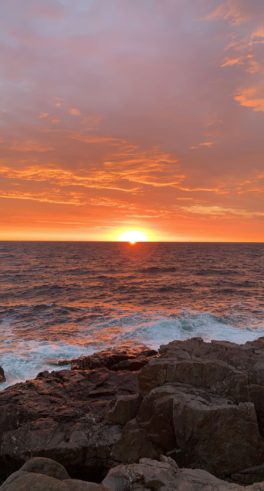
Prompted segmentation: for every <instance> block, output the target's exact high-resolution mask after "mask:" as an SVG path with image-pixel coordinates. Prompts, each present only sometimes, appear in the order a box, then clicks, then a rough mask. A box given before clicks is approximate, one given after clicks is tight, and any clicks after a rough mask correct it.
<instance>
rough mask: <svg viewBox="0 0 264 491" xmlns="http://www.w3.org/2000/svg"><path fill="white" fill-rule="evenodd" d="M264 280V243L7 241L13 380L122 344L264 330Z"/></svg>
mask: <svg viewBox="0 0 264 491" xmlns="http://www.w3.org/2000/svg"><path fill="white" fill-rule="evenodd" d="M263 278H264V244H202V243H198V244H197V243H141V244H136V245H134V246H131V245H130V244H126V243H91V242H90V243H45V242H43V243H41V242H38V243H32V242H31V243H29V242H27V243H22V242H17V243H14V242H10V243H8V242H2V243H1V242H0V365H2V366H3V368H4V369H5V372H6V375H7V383H6V384H5V385H8V384H11V383H14V382H16V381H19V380H25V379H28V378H32V377H34V376H35V375H36V374H37V373H38V372H39V371H41V370H43V369H54V366H53V365H54V362H56V360H58V359H70V358H73V357H76V356H80V355H82V354H89V353H92V352H94V351H96V350H100V349H105V348H109V347H112V346H115V345H118V344H128V343H145V344H147V345H149V346H153V347H158V346H159V345H160V344H162V343H166V342H169V341H171V340H173V339H186V338H189V337H193V336H201V337H203V338H204V339H206V340H210V339H228V340H230V341H236V342H241V343H242V342H245V341H247V340H251V339H254V338H256V337H258V336H261V335H264V316H263V314H264V295H263V292H264V289H263ZM2 387H3V385H2Z"/></svg>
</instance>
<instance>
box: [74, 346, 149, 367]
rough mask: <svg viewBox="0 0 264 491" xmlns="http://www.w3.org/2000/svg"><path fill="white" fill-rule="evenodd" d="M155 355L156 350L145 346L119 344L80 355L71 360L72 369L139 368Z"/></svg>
mask: <svg viewBox="0 0 264 491" xmlns="http://www.w3.org/2000/svg"><path fill="white" fill-rule="evenodd" d="M156 355H157V351H155V350H150V349H149V348H147V347H146V346H141V345H139V346H136V347H131V346H120V347H119V348H114V349H113V350H106V351H100V352H99V353H94V354H93V355H90V356H81V357H80V358H77V359H75V360H72V361H71V366H72V369H73V370H87V369H90V370H91V369H95V368H102V367H105V368H108V369H109V370H131V371H137V370H140V368H142V367H143V366H144V365H146V363H148V361H149V360H150V359H151V358H153V357H155V356H156Z"/></svg>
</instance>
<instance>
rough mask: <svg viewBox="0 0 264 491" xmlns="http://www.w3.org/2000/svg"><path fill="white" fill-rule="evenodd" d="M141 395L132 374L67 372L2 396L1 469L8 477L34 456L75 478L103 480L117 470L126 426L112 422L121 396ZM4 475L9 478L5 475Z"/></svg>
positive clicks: (42, 376)
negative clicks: (115, 455)
mask: <svg viewBox="0 0 264 491" xmlns="http://www.w3.org/2000/svg"><path fill="white" fill-rule="evenodd" d="M137 392H138V382H137V376H136V374H135V373H134V372H130V371H124V370H123V371H118V372H117V371H110V370H108V369H106V368H99V369H97V370H86V371H84V370H78V371H70V370H62V371H59V372H52V373H48V372H43V373H42V374H40V375H39V376H38V377H37V378H36V379H35V380H33V381H30V382H26V383H22V384H16V385H15V386H12V387H9V388H7V389H6V390H5V391H3V392H1V393H0V441H1V448H0V469H1V472H2V473H6V474H5V476H6V475H8V474H9V473H10V472H12V471H14V470H16V469H18V468H19V466H20V465H21V464H23V462H25V461H26V460H27V459H28V458H29V457H30V456H44V457H51V458H53V459H55V460H57V461H58V462H60V463H62V464H63V465H65V466H66V468H67V469H68V470H69V472H70V473H71V475H72V476H74V477H80V476H81V478H86V477H87V475H89V476H91V477H92V478H93V479H95V480H97V479H100V477H101V476H103V475H104V474H105V473H106V471H107V470H108V469H109V468H110V467H111V466H112V460H111V458H110V454H111V450H112V447H113V445H114V444H115V443H116V442H117V441H118V440H119V438H120V431H121V430H120V426H119V425H116V424H113V423H110V422H108V421H107V415H108V412H109V410H110V408H111V407H113V406H114V404H115V401H116V399H117V397H119V396H122V395H132V394H136V393H137ZM5 476H3V477H5Z"/></svg>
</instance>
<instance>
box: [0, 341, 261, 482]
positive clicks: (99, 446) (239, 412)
mask: <svg viewBox="0 0 264 491" xmlns="http://www.w3.org/2000/svg"><path fill="white" fill-rule="evenodd" d="M161 455H163V456H164V457H163V460H162V464H159V465H161V466H163V467H164V465H165V467H166V465H167V466H169V467H170V471H168V472H169V473H170V472H172V474H173V472H174V473H175V472H176V470H175V469H176V467H177V466H176V463H177V465H178V466H179V467H180V470H179V469H178V467H177V469H178V470H177V472H176V474H177V476H178V477H177V479H178V480H179V476H180V475H181V478H182V479H183V480H182V481H179V486H181V487H179V489H197V490H198V489H206V488H203V487H201V486H200V488H199V487H197V488H191V487H190V488H188V487H184V485H183V483H184V479H185V481H186V479H187V478H188V479H192V472H196V473H197V472H199V473H200V474H199V476H200V477H199V476H198V477H199V479H201V480H203V479H209V477H208V475H207V474H208V473H210V474H209V475H212V474H213V475H214V476H216V477H214V476H211V477H212V479H216V480H218V481H219V479H220V480H224V481H228V482H230V483H233V484H230V486H231V485H232V487H230V486H229V484H228V486H229V487H230V489H240V485H252V484H253V483H254V482H260V481H264V338H260V339H258V340H256V341H254V342H248V343H245V344H244V345H237V344H234V343H229V342H221V341H213V342H211V343H208V342H204V341H203V340H202V339H200V338H193V339H190V340H186V341H174V342H172V343H169V344H167V345H166V346H162V347H161V348H160V350H159V352H158V353H157V352H155V351H154V350H149V349H148V348H146V347H144V346H143V347H142V346H141V347H137V348H136V347H135V348H133V349H132V348H128V347H121V348H120V349H118V350H116V349H113V350H109V351H106V352H101V353H96V354H94V355H91V356H88V357H81V358H80V359H77V360H73V361H72V368H71V370H60V371H55V372H51V373H50V372H42V373H40V374H39V375H38V376H37V377H36V379H34V380H32V381H28V382H25V383H20V384H16V385H14V386H12V387H9V388H7V389H5V390H4V391H3V392H1V393H0V469H2V478H5V477H7V476H8V475H9V474H11V472H14V471H17V470H18V469H19V467H20V466H21V465H23V464H24V463H25V462H26V461H27V460H28V459H29V458H30V457H32V456H33V457H34V456H36V457H49V458H52V459H54V460H56V461H57V462H59V463H60V464H61V465H63V466H64V467H65V468H66V469H67V472H68V473H69V475H70V476H71V478H74V479H75V478H77V479H79V480H80V479H84V480H89V481H96V482H98V483H99V482H102V481H103V484H102V485H103V486H106V484H105V483H107V482H108V485H109V482H110V481H111V480H112V482H114V479H115V477H114V476H116V472H117V471H116V470H110V469H113V468H115V469H117V468H118V469H119V471H118V472H120V469H121V470H122V473H123V474H124V473H126V472H128V473H129V475H131V473H132V474H133V472H134V471H135V473H137V472H139V473H140V472H143V470H142V469H143V468H144V469H145V467H144V466H147V470H146V469H145V470H144V472H147V473H149V472H150V469H152V470H151V472H152V471H153V469H154V468H155V466H156V468H157V469H158V468H159V465H157V464H153V461H155V462H160V456H161ZM142 459H143V460H142ZM164 459H165V460H164ZM166 459H167V460H166ZM151 462H152V463H151ZM173 462H174V464H175V465H174V464H173ZM116 466H118V467H116ZM120 466H121V467H120ZM131 466H132V467H131ZM133 466H134V467H133ZM136 466H139V467H136ZM140 466H141V467H140ZM142 466H143V467H142ZM173 466H174V471H172V470H171V468H173ZM175 466H176V467H175ZM136 469H137V470H136ZM182 469H184V471H183V470H182ZM186 469H187V470H186ZM193 469H196V471H194V470H193ZM197 469H200V471H197ZM3 470H5V472H3ZM23 472H25V471H23ZM109 472H110V473H109ZM144 472H143V474H144ZM151 472H150V473H151ZM157 472H158V470H157ZM123 474H122V475H123ZM106 475H107V476H108V478H107V477H105V476H106ZM109 476H110V477H111V479H110V477H109ZM188 476H189V477H188ZM196 476H197V474H196ZM206 476H207V477H206ZM104 478H105V479H106V481H104V480H103V479H104ZM123 478H124V475H123V477H122V479H123ZM107 479H108V481H107ZM109 479H110V480H109ZM142 479H143V478H142ZM144 479H145V477H144ZM144 479H143V481H144ZM146 479H147V478H146ZM155 479H156V477H155ZM155 479H154V480H155ZM173 479H174V480H175V479H176V477H175V476H174V478H173ZM177 479H176V481H175V482H178V481H177ZM188 479H187V481H188ZM197 479H198V478H197ZM199 479H198V480H199ZM210 479H211V478H210ZM210 479H209V481H210ZM194 480H195V478H194ZM143 481H142V482H143ZM187 481H186V482H187ZM209 481H208V482H209ZM146 482H147V481H146ZM190 482H191V481H190ZM201 482H202V481H201ZM130 484H131V483H130ZM143 484H144V483H143ZM143 484H142V486H143ZM136 485H138V484H135V487H134V488H133V487H131V489H152V488H151V487H145V488H144V487H142V488H140V487H136ZM148 485H149V484H148ZM177 485H178V484H177ZM216 485H217V486H218V487H212V488H210V487H208V489H217V490H218V489H221V488H220V487H219V486H220V485H222V484H221V483H220V484H219V482H218V483H217V482H216V484H215V486H216ZM225 485H226V486H227V484H225ZM133 486H134V484H133ZM144 486H147V485H146V483H145V484H144ZM160 486H161V485H160ZM166 486H169V484H168V483H167V484H166ZM208 486H209V485H208ZM259 486H263V487H259V488H257V487H255V488H253V487H250V488H248V489H264V484H263V485H262V484H261V485H259ZM0 489H1V488H0ZM3 489H5V488H3ZM6 489H8V491H9V488H6ZM10 489H11V488H10ZM21 489H22V488H21ZM58 489H60V488H58ZM76 489H78V488H76ZM80 489H81V488H80ZM83 489H84V488H83ZM85 489H86V488H85ZM109 489H112V488H111V487H110V488H109ZM113 489H115V488H113ZM116 489H122V488H116ZM124 489H125V488H124ZM127 489H130V488H127ZM153 489H157V488H153ZM160 489H163V488H162V487H160ZM164 489H178V488H169V487H167V488H164ZM222 489H229V488H228V487H226V488H222ZM242 489H243V488H242Z"/></svg>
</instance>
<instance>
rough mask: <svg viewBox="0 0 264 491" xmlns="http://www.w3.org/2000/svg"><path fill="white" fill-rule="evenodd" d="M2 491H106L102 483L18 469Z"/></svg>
mask: <svg viewBox="0 0 264 491" xmlns="http://www.w3.org/2000/svg"><path fill="white" fill-rule="evenodd" d="M0 490H1V491H106V489H105V488H104V487H103V486H101V485H100V484H96V483H92V482H85V481H79V480H76V479H67V480H64V481H61V480H59V479H55V478H54V477H51V476H46V475H44V474H37V473H35V472H34V473H33V472H32V473H31V472H23V471H17V472H15V473H14V474H11V476H10V477H9V478H8V479H7V480H6V481H5V482H4V484H2V486H1V487H0Z"/></svg>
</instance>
